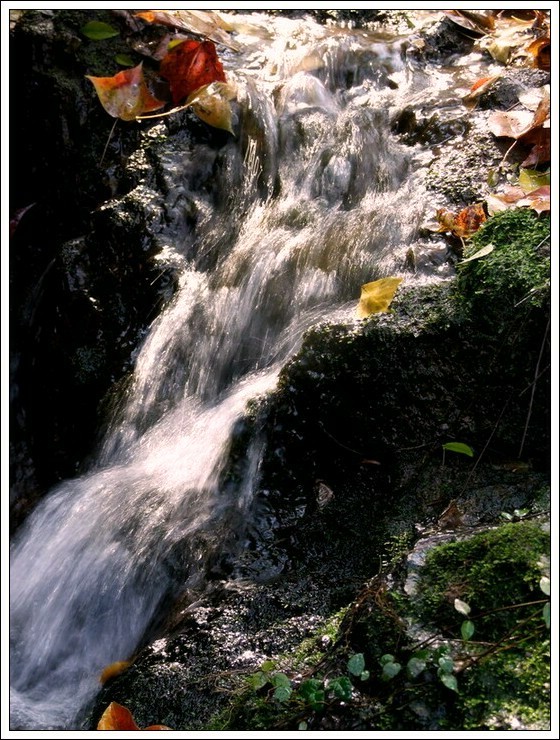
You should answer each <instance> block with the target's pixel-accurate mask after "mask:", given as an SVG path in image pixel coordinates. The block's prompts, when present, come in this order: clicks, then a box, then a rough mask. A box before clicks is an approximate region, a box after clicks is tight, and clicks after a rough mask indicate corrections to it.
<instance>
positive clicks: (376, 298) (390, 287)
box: [356, 277, 403, 319]
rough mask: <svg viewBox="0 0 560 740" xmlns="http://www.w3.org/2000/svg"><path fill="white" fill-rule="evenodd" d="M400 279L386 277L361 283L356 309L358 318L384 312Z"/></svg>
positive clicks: (393, 295) (400, 281)
mask: <svg viewBox="0 0 560 740" xmlns="http://www.w3.org/2000/svg"><path fill="white" fill-rule="evenodd" d="M402 281H403V279H402V278H397V277H387V278H381V279H380V280H374V281H373V282H372V283H366V284H365V285H362V292H361V295H360V302H359V303H358V307H357V309H356V312H357V314H358V318H360V319H365V318H366V317H367V316H371V314H372V313H386V312H387V311H388V310H389V305H390V304H391V301H392V300H393V298H394V297H395V293H396V292H397V288H398V287H399V285H400V284H401V283H402Z"/></svg>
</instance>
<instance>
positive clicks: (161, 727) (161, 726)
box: [142, 725, 171, 730]
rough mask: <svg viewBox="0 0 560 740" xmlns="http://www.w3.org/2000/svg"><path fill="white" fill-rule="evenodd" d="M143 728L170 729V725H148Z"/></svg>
mask: <svg viewBox="0 0 560 740" xmlns="http://www.w3.org/2000/svg"><path fill="white" fill-rule="evenodd" d="M142 729H143V730H171V727H167V725H150V726H149V727H143V728H142Z"/></svg>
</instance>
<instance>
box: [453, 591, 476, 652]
mask: <svg viewBox="0 0 560 740" xmlns="http://www.w3.org/2000/svg"><path fill="white" fill-rule="evenodd" d="M454 606H455V609H456V610H457V611H458V612H459V614H463V615H464V616H465V617H468V616H469V614H470V613H471V608H470V606H469V605H468V604H467V602H466V601H461V599H455V602H454ZM473 635H474V623H473V622H471V620H470V619H465V621H464V622H463V623H462V624H461V637H462V638H463V640H464V641H465V642H468V641H469V640H470V639H471V637H472V636H473Z"/></svg>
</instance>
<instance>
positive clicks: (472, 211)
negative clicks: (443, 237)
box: [436, 203, 486, 237]
mask: <svg viewBox="0 0 560 740" xmlns="http://www.w3.org/2000/svg"><path fill="white" fill-rule="evenodd" d="M436 218H437V220H438V223H439V224H440V228H439V231H450V232H451V233H452V234H454V235H455V236H458V237H467V236H472V235H473V234H474V233H475V232H477V231H478V229H479V228H480V226H481V225H482V224H483V223H484V221H486V213H485V212H484V207H483V205H482V203H475V205H473V206H467V207H466V208H463V210H461V211H459V213H453V212H452V211H447V210H445V208H439V209H438V210H437V212H436Z"/></svg>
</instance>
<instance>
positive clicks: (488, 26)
mask: <svg viewBox="0 0 560 740" xmlns="http://www.w3.org/2000/svg"><path fill="white" fill-rule="evenodd" d="M443 12H444V13H445V15H446V16H447V17H448V18H449V19H450V20H452V21H453V23H456V24H457V25H458V26H461V28H466V29H467V30H468V31H474V32H475V33H477V34H479V35H482V36H485V35H486V34H487V33H488V32H489V31H491V30H492V29H493V28H494V26H495V19H494V11H492V10H478V11H477V10H444V11H443Z"/></svg>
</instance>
